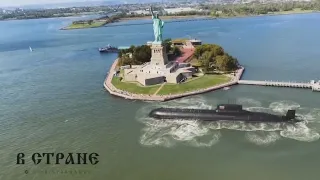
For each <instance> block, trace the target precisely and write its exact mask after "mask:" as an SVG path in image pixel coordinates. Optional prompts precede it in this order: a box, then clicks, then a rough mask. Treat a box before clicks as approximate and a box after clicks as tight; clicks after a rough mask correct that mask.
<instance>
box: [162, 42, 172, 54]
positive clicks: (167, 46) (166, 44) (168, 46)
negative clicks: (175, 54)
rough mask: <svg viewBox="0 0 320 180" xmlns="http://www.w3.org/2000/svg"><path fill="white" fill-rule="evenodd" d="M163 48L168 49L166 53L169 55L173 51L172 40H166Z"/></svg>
mask: <svg viewBox="0 0 320 180" xmlns="http://www.w3.org/2000/svg"><path fill="white" fill-rule="evenodd" d="M163 46H164V47H165V48H166V52H167V53H168V52H170V51H171V50H172V47H171V46H172V41H171V39H165V40H164V41H163Z"/></svg>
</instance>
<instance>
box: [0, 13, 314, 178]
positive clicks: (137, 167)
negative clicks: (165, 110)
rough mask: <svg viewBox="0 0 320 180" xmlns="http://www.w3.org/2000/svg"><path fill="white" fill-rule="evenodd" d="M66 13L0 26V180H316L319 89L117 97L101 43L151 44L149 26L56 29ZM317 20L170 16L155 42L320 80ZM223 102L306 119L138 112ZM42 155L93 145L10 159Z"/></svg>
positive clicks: (260, 72) (268, 74) (260, 71)
mask: <svg viewBox="0 0 320 180" xmlns="http://www.w3.org/2000/svg"><path fill="white" fill-rule="evenodd" d="M72 20H74V18H57V19H40V20H17V21H3V22H0V32H1V33H0V102H1V103H0V134H1V135H0V142H1V147H0V167H1V168H0V179H1V180H18V179H23V180H29V179H30V180H35V179H36V180H61V179H63V180H73V179H77V180H82V179H83V180H89V179H94V180H98V179H101V180H102V179H119V180H129V179H130V180H150V179H153V180H162V179H167V180H171V179H172V180H177V179H184V180H195V179H201V180H211V179H226V180H228V179H230V180H231V179H241V180H242V179H243V180H256V179H259V180H269V179H273V180H301V179H305V178H307V179H308V180H318V179H319V176H320V172H319V165H320V154H319V151H320V141H319V138H320V93H319V92H312V91H311V90H310V89H294V88H276V87H261V86H247V85H237V86H233V87H231V89H229V90H219V91H215V92H210V93H206V94H202V95H197V96H192V97H187V98H183V99H177V100H173V101H169V102H161V103H160V102H159V103H157V102H141V101H130V100H125V99H121V98H117V97H114V96H111V95H110V94H108V93H107V92H106V91H105V90H104V89H103V81H104V79H105V77H106V73H107V72H108V69H109V67H110V66H111V64H112V62H113V60H114V59H115V58H116V57H117V54H100V53H99V51H98V48H99V47H104V46H106V45H107V44H110V45H114V46H130V45H132V44H133V45H141V44H145V43H146V42H147V41H150V40H152V39H153V31H152V25H151V24H145V25H141V26H130V27H129V26H128V27H126V26H118V27H109V28H106V27H105V28H94V29H83V30H71V31H62V30H59V29H60V28H61V27H63V26H66V25H68V23H70V22H72ZM146 21H150V20H137V21H135V23H139V22H142V23H144V22H146ZM319 21H320V14H317V13H312V14H300V15H281V16H261V17H248V18H231V19H218V20H213V21H190V22H187V23H168V24H165V27H164V38H188V37H192V38H197V39H201V40H202V41H203V42H204V43H216V44H219V45H221V46H222V47H223V48H224V49H225V50H226V51H227V52H228V53H229V54H231V55H232V56H234V57H236V58H237V59H238V60H239V62H240V63H241V64H242V65H243V66H244V67H245V68H246V72H245V74H244V76H243V79H247V80H262V81H264V80H278V81H310V80H312V79H314V80H319V79H320V70H319V67H320V61H319V57H320V51H319V47H320V41H319V39H320V34H319V32H320V24H319V23H317V22H319ZM119 23H128V24H129V23H132V22H119ZM29 46H30V47H32V49H33V51H32V52H30V50H29ZM227 102H237V103H241V104H243V106H244V108H246V109H248V110H252V111H263V112H271V113H274V114H284V113H285V112H286V110H288V109H296V110H297V114H298V115H299V116H301V117H302V118H303V119H304V120H305V121H304V122H303V123H298V124H296V125H292V124H267V123H258V124H245V123H230V122H219V123H217V122H215V123H206V124H204V123H200V122H190V121H184V120H180V121H171V122H166V121H156V120H153V119H150V118H148V117H147V114H148V113H149V111H150V110H151V109H153V108H156V107H161V106H164V107H184V108H204V109H211V108H215V107H216V105H217V104H219V103H227ZM44 152H45V153H50V152H53V153H59V152H61V153H64V154H67V153H72V152H73V153H92V152H95V153H98V154H99V157H98V159H99V163H98V164H97V165H91V164H87V165H65V164H60V165H57V164H54V165H52V164H51V165H50V164H49V165H47V164H43V163H41V164H39V165H34V164H32V162H30V161H28V163H26V164H24V165H17V164H16V158H17V154H18V153H25V154H26V158H30V156H31V155H32V154H33V153H44ZM26 170H27V172H28V173H26ZM45 170H47V171H49V172H50V173H49V172H48V173H45ZM60 170H63V171H65V170H74V171H76V170H78V171H80V170H81V171H86V172H87V173H86V174H79V173H78V174H77V173H58V171H60Z"/></svg>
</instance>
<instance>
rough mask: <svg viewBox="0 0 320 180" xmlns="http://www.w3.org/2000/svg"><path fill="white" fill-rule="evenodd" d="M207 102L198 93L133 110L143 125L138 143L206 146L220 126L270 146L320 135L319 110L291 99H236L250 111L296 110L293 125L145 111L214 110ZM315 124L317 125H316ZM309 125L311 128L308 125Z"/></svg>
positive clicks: (213, 140) (220, 131)
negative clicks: (152, 115) (153, 114)
mask: <svg viewBox="0 0 320 180" xmlns="http://www.w3.org/2000/svg"><path fill="white" fill-rule="evenodd" d="M211 103H213V104H209V103H207V101H206V100H205V99H204V98H203V97H201V96H194V97H190V98H184V99H178V100H174V101H169V102H165V103H159V104H151V106H150V104H149V106H145V107H142V108H141V109H140V110H139V111H138V113H137V117H136V118H137V119H138V121H139V122H141V123H142V124H143V125H144V127H143V129H142V135H141V137H140V143H141V144H142V145H145V146H163V147H173V146H175V145H178V144H185V145H188V146H194V147H210V146H213V145H215V144H217V143H218V142H219V140H220V138H221V137H222V135H223V132H225V131H224V130H223V129H229V130H237V131H242V132H244V136H243V137H244V138H245V139H246V140H247V141H248V142H250V143H253V144H256V145H262V146H266V145H270V144H272V143H275V142H276V141H278V140H280V139H293V140H297V141H304V142H312V141H316V140H318V139H319V138H320V135H319V132H320V109H310V108H309V109H308V108H301V107H300V105H299V104H297V103H295V102H292V101H277V102H273V103H271V104H270V105H269V106H268V107H262V105H261V104H262V103H261V102H259V101H256V100H254V99H249V98H239V99H237V103H241V104H242V105H243V107H244V109H247V110H250V111H259V112H269V113H273V114H285V112H286V111H287V110H288V109H296V110H297V112H298V113H297V115H298V116H299V117H300V118H302V119H303V120H304V121H303V122H299V123H296V124H288V123H245V122H230V121H219V122H201V121H187V120H183V119H180V120H174V121H172V120H170V121H166V120H155V119H153V118H150V117H148V113H149V112H150V111H151V110H152V109H154V108H158V107H171V108H172V107H177V108H178V107H179V108H190V109H191V108H202V109H214V108H215V107H216V104H218V102H215V101H214V100H213V101H212V102H211ZM317 126H318V127H317ZM311 127H312V128H311Z"/></svg>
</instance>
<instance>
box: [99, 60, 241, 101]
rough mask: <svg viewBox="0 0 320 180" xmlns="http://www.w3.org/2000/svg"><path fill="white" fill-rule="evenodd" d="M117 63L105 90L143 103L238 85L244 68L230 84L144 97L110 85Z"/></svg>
mask: <svg viewBox="0 0 320 180" xmlns="http://www.w3.org/2000/svg"><path fill="white" fill-rule="evenodd" d="M117 63H118V59H116V60H115V61H114V63H113V64H112V66H111V68H110V70H109V73H108V75H107V77H106V79H105V81H104V87H105V89H106V90H107V91H109V93H110V94H112V95H115V96H119V97H123V98H125V99H132V100H133V99H134V100H145V101H169V100H173V99H177V98H182V97H186V96H192V95H196V94H202V93H206V92H210V91H214V90H217V89H221V88H224V87H227V86H232V85H235V84H237V83H238V80H239V79H240V78H241V75H242V73H243V71H244V68H243V67H241V68H240V69H238V70H237V72H236V76H235V77H233V78H232V80H231V82H228V83H224V84H220V85H217V86H213V87H209V88H205V89H201V90H195V91H190V92H186V93H182V94H174V95H163V96H161V95H145V94H133V93H129V92H126V91H122V90H120V89H117V88H116V87H115V86H113V84H112V78H113V73H112V72H113V71H114V69H115V68H116V65H117Z"/></svg>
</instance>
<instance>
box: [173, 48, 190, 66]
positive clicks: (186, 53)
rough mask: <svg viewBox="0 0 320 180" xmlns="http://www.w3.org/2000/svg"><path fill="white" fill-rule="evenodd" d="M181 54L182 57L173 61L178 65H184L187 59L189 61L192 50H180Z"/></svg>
mask: <svg viewBox="0 0 320 180" xmlns="http://www.w3.org/2000/svg"><path fill="white" fill-rule="evenodd" d="M181 53H182V56H180V57H177V58H176V59H175V61H176V62H179V63H184V62H185V61H186V60H187V59H189V58H190V57H191V56H192V55H193V53H194V48H182V49H181Z"/></svg>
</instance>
